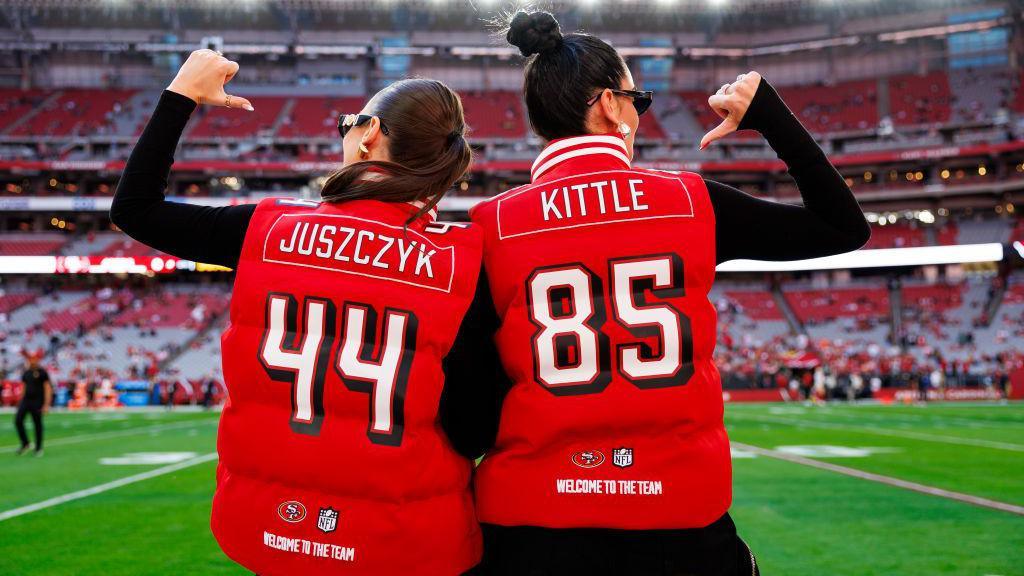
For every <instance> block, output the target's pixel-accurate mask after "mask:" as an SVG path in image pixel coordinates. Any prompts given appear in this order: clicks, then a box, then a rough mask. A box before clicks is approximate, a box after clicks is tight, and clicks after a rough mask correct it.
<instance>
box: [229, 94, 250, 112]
mask: <svg viewBox="0 0 1024 576" xmlns="http://www.w3.org/2000/svg"><path fill="white" fill-rule="evenodd" d="M221 103H222V104H223V105H224V106H227V107H228V108H241V109H242V110H248V111H249V112H252V111H253V110H255V108H253V107H252V103H250V102H249V101H248V100H246V99H245V98H242V97H241V96H233V95H230V94H225V95H224V100H223V102H221Z"/></svg>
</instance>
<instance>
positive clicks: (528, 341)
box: [471, 12, 870, 576]
mask: <svg viewBox="0 0 1024 576" xmlns="http://www.w3.org/2000/svg"><path fill="white" fill-rule="evenodd" d="M507 39H508V41H509V43H510V44H512V45H514V46H516V47H517V48H519V50H520V52H521V53H522V55H523V56H524V57H526V58H527V63H526V70H525V81H524V88H523V91H524V97H525V100H526V106H527V109H528V112H529V117H530V123H531V125H532V127H533V130H534V131H535V132H536V133H537V135H538V136H540V137H541V139H542V140H543V141H544V144H545V146H544V149H543V151H542V152H541V153H540V155H539V156H538V157H537V160H536V161H535V162H534V164H533V168H532V170H531V177H532V181H531V182H530V183H529V184H526V185H525V186H522V187H519V188H515V189H513V190H509V191H508V192H505V193H504V194H501V195H499V196H497V197H495V198H492V199H489V200H487V201H485V202H483V203H481V204H480V205H478V206H476V207H475V208H474V209H473V210H472V212H471V217H472V220H473V222H474V223H476V224H479V225H480V227H481V228H483V230H484V268H485V270H486V273H487V277H488V279H489V282H490V290H491V294H492V297H493V299H494V304H495V308H496V311H497V314H498V316H499V317H500V322H501V323H500V328H499V329H498V331H497V335H496V342H497V344H498V349H499V352H500V355H501V359H502V363H503V365H504V367H505V369H506V371H507V373H508V376H509V379H510V381H511V384H510V385H509V386H507V387H506V388H504V389H502V390H500V391H499V392H500V395H501V397H502V402H501V405H500V427H499V430H498V433H497V439H496V443H495V445H494V447H493V448H492V449H491V450H489V451H488V453H487V455H486V456H485V457H484V459H483V461H482V462H481V464H480V466H479V467H478V469H477V477H476V480H475V488H476V502H477V513H478V517H479V518H480V521H481V523H482V524H483V527H484V541H485V553H484V563H483V567H484V569H485V570H486V571H488V572H489V573H493V574H509V575H511V574H535V575H556V574H558V575H561V574H588V575H591V576H593V575H599V574H628V575H638V574H639V575H646V574H665V575H679V574H697V575H711V574H715V575H719V574H720V575H733V574H752V573H753V574H756V573H757V563H756V560H755V559H754V555H753V553H752V552H751V551H750V549H749V548H748V547H747V545H746V544H745V543H744V542H743V541H742V540H741V539H740V538H739V537H738V536H737V533H736V527H735V525H734V524H733V521H732V519H731V518H730V516H729V514H728V510H729V507H730V504H731V501H732V493H731V484H732V479H731V462H730V451H729V440H728V437H727V436H726V431H725V427H724V425H723V422H722V415H723V401H722V388H721V380H720V377H719V374H718V370H717V369H716V368H715V364H714V361H713V357H712V355H713V352H714V347H715V341H716V324H715V309H714V307H713V306H712V304H711V303H710V302H709V300H708V293H709V291H710V290H711V285H712V282H713V280H714V275H715V266H716V265H717V264H719V263H722V262H725V261H727V260H732V259H736V258H752V259H760V260H796V259H803V258H813V257H819V256H827V255H831V254H838V253H842V252H848V251H852V250H856V249H857V248H859V247H861V246H863V245H864V243H865V242H867V240H868V237H869V235H870V231H869V228H868V225H867V223H866V222H865V219H864V216H863V213H862V212H861V210H860V207H859V206H858V204H857V201H856V200H855V199H854V196H853V194H852V192H851V191H850V189H849V187H848V186H847V185H846V183H845V182H844V180H843V178H842V176H840V175H839V173H838V172H837V171H836V170H835V168H834V167H833V166H832V165H831V164H830V163H829V161H828V159H827V158H826V157H825V155H824V153H823V152H822V151H821V149H820V148H819V147H818V146H817V144H816V143H815V142H814V140H813V139H812V138H811V136H810V134H809V133H808V132H807V130H805V129H804V127H803V126H801V124H800V122H799V121H798V120H797V119H796V118H795V117H794V116H793V114H792V113H791V112H790V111H789V109H788V108H787V107H786V105H785V104H784V103H783V102H782V100H781V99H780V98H779V95H778V94H777V93H776V91H775V89H774V88H772V86H771V85H770V84H769V83H768V82H767V81H766V80H764V79H763V78H761V76H760V75H759V74H758V73H757V72H749V73H747V74H741V75H740V76H738V77H737V78H736V79H735V81H734V82H731V83H728V84H723V85H722V87H721V88H720V89H719V90H718V91H717V93H715V94H714V95H712V96H711V97H710V98H709V99H708V105H709V106H711V108H712V109H714V110H715V112H717V113H718V115H719V116H721V118H722V122H721V124H720V125H718V126H717V127H715V128H714V129H712V130H711V131H710V132H708V133H707V134H706V135H705V136H704V137H703V139H702V140H701V142H700V144H699V147H700V148H701V149H704V148H705V147H707V146H708V145H709V144H711V143H712V142H714V141H715V140H717V139H719V138H722V137H724V136H726V135H728V134H730V133H732V132H733V131H735V130H737V129H753V130H757V131H758V132H760V133H761V134H762V135H763V136H764V137H765V139H766V140H767V141H768V143H769V144H770V145H771V146H772V148H773V149H774V150H775V152H776V153H777V154H778V156H779V158H780V159H781V160H782V161H784V162H785V163H786V166H787V167H788V169H789V172H790V174H791V175H792V177H793V178H794V179H795V180H796V183H797V186H798V187H799V189H800V194H801V196H802V197H803V206H794V205H787V204H780V203H775V202H768V201H764V200H759V199H757V198H754V197H751V196H749V195H747V194H744V193H743V192H740V191H739V190H737V189H735V188H732V187H730V186H727V185H724V184H721V183H718V182H715V181H712V180H708V179H705V178H703V177H701V176H700V175H699V174H694V173H689V172H662V171H654V170H643V169H640V168H636V167H634V166H632V165H631V163H632V160H633V139H634V136H635V135H636V131H637V127H638V125H639V117H640V115H642V114H644V113H645V112H647V111H648V109H649V107H650V105H651V102H652V100H653V94H652V93H651V92H649V91H643V90H641V89H640V88H638V87H637V86H636V85H635V83H634V81H633V77H632V75H631V74H630V71H629V69H628V68H627V66H626V64H625V62H624V61H623V59H622V57H621V56H619V54H618V53H616V51H615V50H614V49H613V48H612V47H611V46H609V45H608V44H607V43H605V42H604V41H602V40H601V39H599V38H596V37H594V36H589V35H586V34H575V33H574V34H563V33H562V32H561V30H560V28H559V25H558V22H557V21H556V20H555V18H554V17H553V16H552V15H551V14H549V13H547V12H534V13H526V12H519V13H517V14H516V15H515V16H514V18H513V19H512V21H511V24H510V27H509V30H508V34H507Z"/></svg>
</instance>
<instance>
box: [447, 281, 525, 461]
mask: <svg viewBox="0 0 1024 576" xmlns="http://www.w3.org/2000/svg"><path fill="white" fill-rule="evenodd" d="M499 325H500V320H499V319H498V313H497V311H495V309H494V302H493V301H492V300H491V289H490V285H489V284H488V282H487V276H486V275H485V274H484V271H483V270H482V269H481V271H480V280H479V281H477V286H476V295H475V297H474V298H473V303H472V304H470V306H469V310H468V311H467V312H466V316H465V318H463V319H462V325H461V326H460V327H459V333H458V336H456V338H455V343H454V344H453V345H452V349H451V350H450V351H449V352H448V356H446V357H445V359H444V361H443V363H442V367H443V368H444V375H445V383H444V390H443V391H442V392H441V406H440V410H439V413H440V417H441V427H442V428H443V429H444V431H445V434H447V435H448V439H449V440H450V441H451V443H452V446H454V447H455V450H456V451H458V452H459V454H462V455H463V456H465V457H466V458H470V459H475V458H479V457H480V456H482V455H483V453H484V452H485V451H486V450H487V449H488V448H490V447H491V446H493V445H494V439H495V438H496V437H497V435H498V416H499V413H500V410H501V400H502V399H503V398H504V397H505V393H506V392H508V390H509V388H511V387H512V383H511V381H510V380H509V378H508V376H507V375H506V374H505V369H504V368H503V367H502V365H501V358H500V357H499V356H498V348H497V345H496V344H495V342H494V333H495V332H497V330H498V326H499Z"/></svg>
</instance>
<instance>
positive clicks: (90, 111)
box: [9, 88, 134, 136]
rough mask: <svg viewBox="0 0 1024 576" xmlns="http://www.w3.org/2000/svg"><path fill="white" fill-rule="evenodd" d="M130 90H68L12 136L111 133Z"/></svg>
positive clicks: (50, 102)
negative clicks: (115, 117)
mask: <svg viewBox="0 0 1024 576" xmlns="http://www.w3.org/2000/svg"><path fill="white" fill-rule="evenodd" d="M133 94H134V91H131V90H94V89H88V88H80V89H69V90H65V91H63V92H61V93H60V95H59V96H58V97H57V98H55V99H54V98H50V99H47V103H46V104H45V105H43V106H42V107H41V108H39V109H37V110H36V111H35V114H34V115H33V116H31V117H30V118H28V119H27V120H26V121H25V122H24V123H22V124H19V125H18V126H16V127H15V128H13V129H12V130H10V131H9V134H10V135H13V136H26V135H32V136H68V135H90V134H96V133H104V132H108V131H111V126H112V120H111V119H112V114H113V113H114V112H115V111H119V110H120V107H121V103H123V102H125V101H126V100H128V99H129V98H130V97H131V96H132V95H133Z"/></svg>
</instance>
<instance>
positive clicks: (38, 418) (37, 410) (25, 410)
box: [14, 402, 43, 450]
mask: <svg viewBox="0 0 1024 576" xmlns="http://www.w3.org/2000/svg"><path fill="white" fill-rule="evenodd" d="M26 415H31V416H32V425H33V426H34V427H35V429H36V450H42V449H43V407H42V405H38V406H37V405H34V404H25V403H24V402H22V403H21V404H18V411H17V412H15V413H14V427H15V428H17V429H18V438H20V439H21V445H22V446H28V434H26V433H25V416H26Z"/></svg>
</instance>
